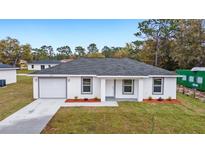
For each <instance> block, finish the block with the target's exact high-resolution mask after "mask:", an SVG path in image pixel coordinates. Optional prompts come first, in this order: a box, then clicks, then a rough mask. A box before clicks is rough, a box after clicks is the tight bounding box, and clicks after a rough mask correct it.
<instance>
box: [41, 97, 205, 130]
mask: <svg viewBox="0 0 205 154" xmlns="http://www.w3.org/2000/svg"><path fill="white" fill-rule="evenodd" d="M178 99H180V100H181V101H182V104H181V105H179V104H177V105H176V104H148V103H129V102H123V103H119V105H120V106H119V107H115V108H114V107H113V108H110V107H107V108H106V107H103V108H100V107H98V108H95V107H89V108H88V107H76V108H61V109H60V110H59V111H58V112H57V114H56V115H55V116H54V117H53V119H52V120H51V121H50V122H49V124H48V125H47V126H46V128H45V129H44V130H43V132H42V133H79V134H84V133H89V134H90V133H103V134H104V133H109V134H110V133H117V134H118V133H125V134H127V133H130V134H132V133H146V134H147V133H148V134H150V133H157V134H158V133H160V134H162V133H205V104H204V103H202V102H200V101H198V100H196V99H193V98H191V97H188V96H185V95H182V94H178Z"/></svg>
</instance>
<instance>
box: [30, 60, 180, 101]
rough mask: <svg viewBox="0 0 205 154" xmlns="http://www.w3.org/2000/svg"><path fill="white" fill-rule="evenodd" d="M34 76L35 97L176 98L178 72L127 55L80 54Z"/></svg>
mask: <svg viewBox="0 0 205 154" xmlns="http://www.w3.org/2000/svg"><path fill="white" fill-rule="evenodd" d="M31 76H33V97H34V98H72V99H73V98H76V97H78V98H95V97H97V98H100V99H101V101H106V100H137V101H139V102H140V101H143V99H147V98H148V97H152V98H156V99H157V98H159V97H161V98H164V99H167V98H169V97H171V98H172V99H176V77H177V76H176V75H175V73H173V72H169V71H167V70H164V69H161V68H158V67H154V66H151V65H147V64H145V63H141V62H138V61H136V60H131V59H128V58H122V59H119V58H118V59H117V58H80V59H77V60H73V61H70V62H67V63H62V64H60V65H57V66H55V67H52V68H48V69H45V70H41V71H36V72H34V73H32V74H31Z"/></svg>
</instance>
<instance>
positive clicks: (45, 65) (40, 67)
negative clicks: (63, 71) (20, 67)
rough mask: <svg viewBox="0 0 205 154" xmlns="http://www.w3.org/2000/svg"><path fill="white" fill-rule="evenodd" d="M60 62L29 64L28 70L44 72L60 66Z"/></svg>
mask: <svg viewBox="0 0 205 154" xmlns="http://www.w3.org/2000/svg"><path fill="white" fill-rule="evenodd" d="M60 63H61V61H59V60H38V61H33V62H30V63H28V70H43V69H46V68H49V67H53V66H56V65H58V64H60Z"/></svg>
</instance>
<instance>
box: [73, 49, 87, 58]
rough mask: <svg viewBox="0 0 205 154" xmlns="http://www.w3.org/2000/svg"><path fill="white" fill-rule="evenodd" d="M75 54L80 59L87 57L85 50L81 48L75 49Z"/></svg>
mask: <svg viewBox="0 0 205 154" xmlns="http://www.w3.org/2000/svg"><path fill="white" fill-rule="evenodd" d="M75 54H76V56H78V57H83V56H85V49H84V48H83V47H81V46H77V47H75Z"/></svg>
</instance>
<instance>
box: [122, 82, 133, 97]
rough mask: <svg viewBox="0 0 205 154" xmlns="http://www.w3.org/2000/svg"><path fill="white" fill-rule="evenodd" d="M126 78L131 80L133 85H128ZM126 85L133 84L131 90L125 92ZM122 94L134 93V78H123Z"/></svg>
mask: <svg viewBox="0 0 205 154" xmlns="http://www.w3.org/2000/svg"><path fill="white" fill-rule="evenodd" d="M125 80H131V81H132V83H131V85H126V84H125V83H124V81H125ZM125 86H131V92H125ZM122 94H123V95H134V80H133V79H123V80H122Z"/></svg>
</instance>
